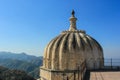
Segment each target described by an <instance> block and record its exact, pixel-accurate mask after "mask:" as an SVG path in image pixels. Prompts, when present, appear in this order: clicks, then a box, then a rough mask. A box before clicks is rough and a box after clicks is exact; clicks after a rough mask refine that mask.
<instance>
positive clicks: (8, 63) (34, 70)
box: [0, 52, 42, 79]
mask: <svg viewBox="0 0 120 80" xmlns="http://www.w3.org/2000/svg"><path fill="white" fill-rule="evenodd" d="M41 65H42V57H36V56H31V55H27V54H25V53H21V54H15V53H10V52H0V66H4V67H7V68H9V69H17V70H22V71H25V72H26V73H28V74H29V75H31V76H32V77H34V78H36V79H37V78H39V67H40V66H41Z"/></svg>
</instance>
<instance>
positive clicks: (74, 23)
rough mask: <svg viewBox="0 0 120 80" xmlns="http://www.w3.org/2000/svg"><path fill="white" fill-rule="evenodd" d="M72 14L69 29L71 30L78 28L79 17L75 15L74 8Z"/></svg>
mask: <svg viewBox="0 0 120 80" xmlns="http://www.w3.org/2000/svg"><path fill="white" fill-rule="evenodd" d="M71 14H72V16H71V17H70V28H69V30H70V31H75V30H76V29H77V28H76V20H77V18H76V17H75V11H74V10H72V12H71Z"/></svg>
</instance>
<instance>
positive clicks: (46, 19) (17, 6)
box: [0, 0, 120, 58]
mask: <svg viewBox="0 0 120 80" xmlns="http://www.w3.org/2000/svg"><path fill="white" fill-rule="evenodd" d="M72 9H74V10H75V12H76V13H75V16H76V17H77V19H78V20H77V28H78V29H82V30H85V31H86V32H87V34H89V35H90V36H92V37H93V38H95V39H96V40H97V41H98V42H99V43H100V44H101V45H102V47H103V49H104V54H105V57H110V58H111V57H113V58H120V42H119V41H120V1H119V0H0V51H10V52H16V53H21V52H26V53H28V54H31V55H37V56H42V55H43V51H44V48H45V46H46V45H47V44H48V42H49V41H50V40H51V39H53V38H54V37H55V36H57V35H59V34H60V33H61V32H62V31H63V30H68V28H69V17H70V16H71V10H72Z"/></svg>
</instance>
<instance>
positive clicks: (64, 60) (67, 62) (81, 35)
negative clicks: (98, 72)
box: [43, 11, 104, 70]
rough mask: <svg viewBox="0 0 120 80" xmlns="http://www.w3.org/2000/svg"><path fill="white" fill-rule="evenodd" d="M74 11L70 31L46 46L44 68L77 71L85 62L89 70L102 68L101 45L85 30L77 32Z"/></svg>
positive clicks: (64, 32)
mask: <svg viewBox="0 0 120 80" xmlns="http://www.w3.org/2000/svg"><path fill="white" fill-rule="evenodd" d="M76 20H77V18H75V16H74V11H73V12H72V16H71V17H70V29H69V30H68V31H63V32H62V33H61V34H60V35H58V36H57V37H55V38H54V39H52V40H51V41H50V42H49V44H48V45H47V46H46V48H45V51H44V58H43V67H44V68H46V69H51V70H76V69H77V66H80V63H82V62H83V61H85V62H86V67H87V69H94V68H98V69H99V68H102V67H103V65H104V62H103V50H102V47H101V46H100V44H99V43H98V42H97V41H96V40H95V39H94V38H92V37H91V36H89V35H88V34H86V32H85V31H84V30H77V28H76Z"/></svg>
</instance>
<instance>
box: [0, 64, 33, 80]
mask: <svg viewBox="0 0 120 80" xmlns="http://www.w3.org/2000/svg"><path fill="white" fill-rule="evenodd" d="M0 80H35V79H34V78H33V77H31V76H29V75H27V73H26V72H24V71H20V70H10V69H8V68H5V67H2V66H0Z"/></svg>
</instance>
